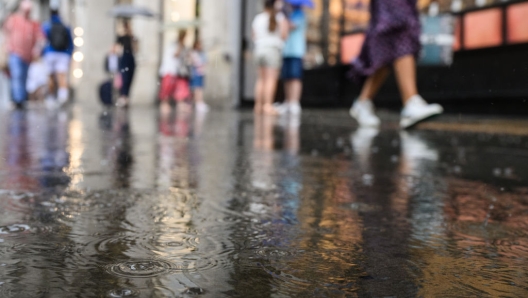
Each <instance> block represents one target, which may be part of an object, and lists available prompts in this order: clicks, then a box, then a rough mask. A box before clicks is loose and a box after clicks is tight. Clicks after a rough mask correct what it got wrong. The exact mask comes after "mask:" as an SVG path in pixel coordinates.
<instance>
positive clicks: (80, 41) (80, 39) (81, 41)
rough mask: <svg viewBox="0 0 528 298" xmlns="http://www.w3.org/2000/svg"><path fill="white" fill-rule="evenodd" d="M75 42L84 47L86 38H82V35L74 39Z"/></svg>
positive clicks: (76, 44) (77, 45)
mask: <svg viewBox="0 0 528 298" xmlns="http://www.w3.org/2000/svg"><path fill="white" fill-rule="evenodd" d="M73 43H74V44H75V46H76V47H82V46H83V44H84V39H82V37H75V39H74V40H73Z"/></svg>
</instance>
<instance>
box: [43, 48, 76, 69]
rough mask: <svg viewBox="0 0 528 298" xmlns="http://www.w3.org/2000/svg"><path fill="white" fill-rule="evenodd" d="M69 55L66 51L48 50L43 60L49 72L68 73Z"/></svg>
mask: <svg viewBox="0 0 528 298" xmlns="http://www.w3.org/2000/svg"><path fill="white" fill-rule="evenodd" d="M70 60H71V57H70V55H69V54H66V53H55V52H50V53H46V54H45V55H44V61H45V62H46V65H47V66H48V71H49V73H50V74H54V73H68V70H69V69H70Z"/></svg>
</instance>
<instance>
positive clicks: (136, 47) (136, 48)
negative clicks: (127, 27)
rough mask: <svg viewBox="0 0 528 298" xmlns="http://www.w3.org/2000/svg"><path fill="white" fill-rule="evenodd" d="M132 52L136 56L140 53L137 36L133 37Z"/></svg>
mask: <svg viewBox="0 0 528 298" xmlns="http://www.w3.org/2000/svg"><path fill="white" fill-rule="evenodd" d="M132 51H133V52H134V54H137V52H139V40H138V39H137V38H136V37H135V36H133V37H132Z"/></svg>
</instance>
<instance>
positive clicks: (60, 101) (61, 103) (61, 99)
mask: <svg viewBox="0 0 528 298" xmlns="http://www.w3.org/2000/svg"><path fill="white" fill-rule="evenodd" d="M66 103H68V98H67V97H59V98H57V105H58V106H59V107H63V106H64V105H65V104H66Z"/></svg>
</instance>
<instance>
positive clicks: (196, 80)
mask: <svg viewBox="0 0 528 298" xmlns="http://www.w3.org/2000/svg"><path fill="white" fill-rule="evenodd" d="M203 87H204V76H200V75H193V76H192V78H191V88H192V89H196V88H203Z"/></svg>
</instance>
